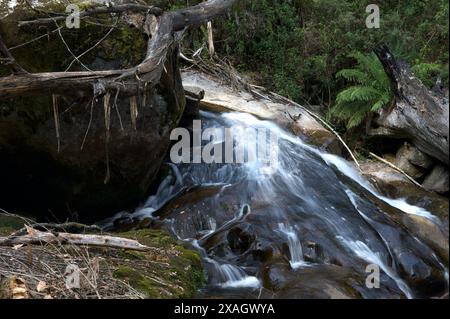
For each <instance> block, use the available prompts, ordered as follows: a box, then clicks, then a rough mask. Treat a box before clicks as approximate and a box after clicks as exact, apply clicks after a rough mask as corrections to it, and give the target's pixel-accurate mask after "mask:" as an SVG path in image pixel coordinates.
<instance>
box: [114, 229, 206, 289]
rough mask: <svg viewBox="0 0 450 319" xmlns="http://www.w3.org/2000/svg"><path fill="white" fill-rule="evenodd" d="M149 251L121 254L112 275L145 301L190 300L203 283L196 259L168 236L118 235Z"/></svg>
mask: <svg viewBox="0 0 450 319" xmlns="http://www.w3.org/2000/svg"><path fill="white" fill-rule="evenodd" d="M119 236H121V237H125V238H131V239H135V240H137V241H139V242H140V243H141V244H144V245H146V246H149V247H152V250H151V251H150V252H148V253H147V252H145V253H141V252H131V251H123V252H121V256H122V257H125V258H127V259H128V261H120V262H119V263H118V264H117V266H116V267H117V268H116V270H115V271H114V276H115V277H116V278H118V279H122V280H126V281H127V282H128V283H129V284H130V285H131V286H132V287H133V288H135V289H136V290H138V291H140V292H141V293H143V294H144V295H145V296H146V297H147V298H191V297H194V296H195V294H196V293H197V291H198V290H199V289H200V288H202V287H203V285H204V284H205V282H206V277H205V273H204V271H203V268H202V264H201V259H200V255H199V254H198V253H197V252H196V251H193V250H190V249H188V248H186V247H184V246H183V245H182V243H181V242H179V241H177V240H174V239H173V238H172V237H170V235H169V234H167V233H165V232H163V231H161V230H154V229H145V230H137V231H130V232H126V233H121V234H119Z"/></svg>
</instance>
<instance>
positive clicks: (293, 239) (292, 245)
mask: <svg viewBox="0 0 450 319" xmlns="http://www.w3.org/2000/svg"><path fill="white" fill-rule="evenodd" d="M278 227H279V230H280V231H281V232H282V233H283V234H284V235H285V236H286V238H287V240H288V246H289V254H290V256H291V260H290V264H291V267H292V269H294V270H295V269H298V268H300V267H304V266H307V265H308V263H307V262H305V260H304V258H303V249H302V244H301V243H300V240H299V239H298V236H297V233H296V232H295V231H294V229H293V227H292V226H290V225H289V226H286V225H285V224H283V223H280V224H278Z"/></svg>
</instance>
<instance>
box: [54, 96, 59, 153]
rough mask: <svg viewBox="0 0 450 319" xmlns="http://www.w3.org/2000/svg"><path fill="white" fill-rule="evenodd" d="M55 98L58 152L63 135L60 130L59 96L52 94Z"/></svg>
mask: <svg viewBox="0 0 450 319" xmlns="http://www.w3.org/2000/svg"><path fill="white" fill-rule="evenodd" d="M52 99H53V117H54V120H55V131H56V142H57V145H58V153H59V151H60V150H61V136H60V130H59V110H58V96H56V95H55V94H53V95H52Z"/></svg>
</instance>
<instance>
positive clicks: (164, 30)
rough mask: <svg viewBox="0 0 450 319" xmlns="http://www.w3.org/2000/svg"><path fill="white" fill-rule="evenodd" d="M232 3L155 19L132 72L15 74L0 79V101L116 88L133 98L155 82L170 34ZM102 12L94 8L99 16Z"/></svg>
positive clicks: (221, 1)
mask: <svg viewBox="0 0 450 319" xmlns="http://www.w3.org/2000/svg"><path fill="white" fill-rule="evenodd" d="M236 2H237V0H209V1H205V2H202V3H200V4H198V5H196V6H193V7H190V8H186V9H180V10H176V11H169V12H165V13H163V14H161V15H160V16H157V17H156V26H155V29H156V30H155V34H153V35H152V37H151V38H150V39H149V41H148V46H147V54H146V58H145V59H144V61H143V62H142V63H140V64H139V65H137V66H136V67H134V68H131V69H126V70H109V71H85V72H53V73H34V74H19V75H14V76H8V77H3V78H0V99H8V98H14V97H16V96H32V95H48V94H60V95H69V94H72V95H78V96H84V95H94V96H102V95H104V94H106V92H107V91H111V90H114V91H116V90H117V89H119V88H120V93H121V95H124V96H127V95H128V96H134V95H137V92H138V90H139V85H140V84H141V83H142V84H143V85H146V84H150V85H146V86H147V88H148V89H151V87H152V86H154V85H156V84H157V83H158V82H159V79H160V78H161V74H162V72H163V69H164V62H165V59H166V55H167V52H168V50H169V48H170V47H171V46H172V44H173V43H174V42H175V40H174V37H173V35H174V32H176V31H180V30H183V29H184V28H185V27H187V26H192V25H198V24H200V23H202V22H206V21H209V20H211V19H212V18H213V17H215V16H217V15H220V14H223V13H224V12H225V11H226V10H227V9H228V8H230V7H231V6H232V5H233V4H234V3H236ZM112 8H114V7H112ZM116 8H117V6H116ZM125 8H127V7H122V9H121V10H123V11H126V9H125ZM106 9H107V8H98V10H100V12H101V10H106ZM98 10H97V11H94V10H90V11H87V12H86V14H87V13H88V12H90V13H92V12H97V13H98V12H99V11H98ZM158 12H159V11H157V12H154V11H153V10H150V13H149V14H152V15H155V13H158ZM41 20H42V19H41ZM50 20H51V21H52V22H54V21H55V18H54V17H52V18H50ZM35 21H38V20H35ZM47 22H48V21H47ZM47 22H46V23H47ZM29 23H31V22H29ZM136 80H137V81H136ZM137 84H138V85H137ZM69 92H70V93H69Z"/></svg>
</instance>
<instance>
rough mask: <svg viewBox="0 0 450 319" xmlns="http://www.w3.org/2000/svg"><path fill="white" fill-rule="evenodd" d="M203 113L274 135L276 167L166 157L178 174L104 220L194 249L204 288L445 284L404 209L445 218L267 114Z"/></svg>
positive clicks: (297, 291)
mask: <svg viewBox="0 0 450 319" xmlns="http://www.w3.org/2000/svg"><path fill="white" fill-rule="evenodd" d="M201 118H202V128H203V129H204V128H222V127H232V126H241V127H243V128H248V127H250V128H257V129H265V130H267V131H270V132H272V133H275V134H276V135H277V137H278V149H277V150H278V152H277V153H278V154H277V155H278V161H277V165H276V167H275V168H274V169H269V170H267V169H262V166H261V163H260V162H259V161H258V160H255V161H248V162H246V163H244V164H206V163H200V164H173V163H169V164H168V165H169V166H170V168H171V172H170V173H169V174H168V175H167V176H166V177H165V178H164V179H163V180H162V182H161V184H160V185H159V187H158V189H157V191H156V192H155V194H154V195H152V196H151V197H150V198H148V200H147V201H146V203H144V204H143V205H142V206H141V207H139V208H138V209H136V210H135V211H134V212H133V213H126V212H123V213H119V214H117V215H116V216H115V217H114V218H113V219H112V220H109V221H107V223H106V225H107V226H108V227H110V228H111V227H117V226H118V225H126V224H132V223H141V224H145V222H147V224H148V225H152V227H157V228H163V229H166V230H167V231H169V232H170V233H172V234H173V236H176V237H177V238H179V239H180V240H182V241H184V242H186V243H187V244H188V245H190V246H191V247H193V248H195V249H197V250H198V251H199V252H200V254H201V257H202V261H203V265H204V267H205V270H206V273H207V282H208V283H207V286H206V287H205V288H204V289H203V290H202V291H200V292H199V297H232V298H424V297H433V296H438V295H442V294H443V293H445V292H448V270H447V268H446V266H444V262H442V261H441V260H439V258H438V257H437V255H436V253H435V252H434V251H433V250H432V249H431V248H430V247H428V246H427V245H426V244H425V243H423V242H421V241H420V240H419V239H417V238H416V237H415V236H414V235H413V234H411V233H409V232H408V231H407V230H406V228H405V227H403V226H402V225H401V224H400V223H398V222H397V220H398V218H396V216H400V215H402V214H415V215H420V216H422V217H425V218H427V219H428V220H429V221H431V222H433V223H435V224H438V225H439V224H440V223H441V221H440V220H439V219H438V218H437V217H435V216H434V215H433V214H432V213H430V212H428V211H426V210H424V209H422V208H420V207H416V206H412V205H410V204H408V203H407V202H406V201H404V200H402V199H396V200H393V199H389V198H386V197H383V196H381V195H379V194H378V193H377V191H376V190H375V189H374V188H373V187H372V186H371V185H370V184H369V183H368V182H367V181H366V180H365V179H364V178H363V177H361V176H360V174H359V172H358V171H357V170H356V169H355V168H354V167H353V166H352V165H351V164H349V163H348V162H347V161H345V160H344V159H342V158H340V157H338V156H335V155H331V154H327V153H324V152H322V151H320V150H318V149H317V148H313V147H311V146H308V145H306V144H305V143H304V142H302V140H301V139H300V138H299V137H296V136H294V135H292V134H291V133H288V132H287V131H285V130H283V129H282V128H280V127H279V126H277V125H275V124H274V123H272V122H270V121H263V120H259V119H257V118H256V117H254V116H251V115H249V114H245V113H222V114H218V113H209V112H201ZM242 139H245V136H244V135H243V136H242ZM216 142H217V141H216ZM260 142H262V141H260ZM264 142H265V141H264ZM217 143H220V142H217ZM237 144H238V143H235V148H236V147H237ZM272 168H273V167H272ZM374 271H375V275H376V272H377V271H379V276H378V277H377V278H379V284H377V283H378V282H375V287H374V285H373V283H374V282H373V281H370V278H373V277H371V276H370V275H371V274H374ZM371 283H372V285H371Z"/></svg>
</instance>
